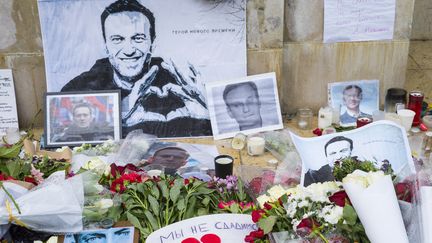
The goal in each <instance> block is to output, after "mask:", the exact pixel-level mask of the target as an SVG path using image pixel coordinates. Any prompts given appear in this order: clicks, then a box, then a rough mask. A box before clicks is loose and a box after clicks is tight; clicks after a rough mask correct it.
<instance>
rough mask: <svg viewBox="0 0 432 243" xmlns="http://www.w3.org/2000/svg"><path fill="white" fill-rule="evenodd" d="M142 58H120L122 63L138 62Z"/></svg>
mask: <svg viewBox="0 0 432 243" xmlns="http://www.w3.org/2000/svg"><path fill="white" fill-rule="evenodd" d="M141 58H142V56H138V57H119V59H120V60H121V61H122V62H136V61H138V60H139V59H141Z"/></svg>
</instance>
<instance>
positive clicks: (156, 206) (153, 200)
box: [147, 195, 159, 215]
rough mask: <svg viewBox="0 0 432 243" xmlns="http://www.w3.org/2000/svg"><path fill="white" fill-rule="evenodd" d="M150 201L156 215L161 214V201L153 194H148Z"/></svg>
mask: <svg viewBox="0 0 432 243" xmlns="http://www.w3.org/2000/svg"><path fill="white" fill-rule="evenodd" d="M147 200H148V202H149V203H150V208H151V210H152V211H153V213H154V214H155V215H159V203H158V201H157V199H156V198H154V197H153V196H152V195H148V198H147Z"/></svg>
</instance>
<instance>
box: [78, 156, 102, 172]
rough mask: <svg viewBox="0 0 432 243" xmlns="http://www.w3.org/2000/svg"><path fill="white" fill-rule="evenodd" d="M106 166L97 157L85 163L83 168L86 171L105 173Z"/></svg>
mask: <svg viewBox="0 0 432 243" xmlns="http://www.w3.org/2000/svg"><path fill="white" fill-rule="evenodd" d="M105 167H106V164H105V162H103V161H102V160H101V159H99V158H98V157H94V158H92V159H91V160H90V161H87V162H86V163H85V164H84V166H83V168H84V169H86V170H94V169H96V170H98V171H105Z"/></svg>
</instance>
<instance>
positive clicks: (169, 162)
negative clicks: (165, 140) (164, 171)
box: [152, 148, 189, 169]
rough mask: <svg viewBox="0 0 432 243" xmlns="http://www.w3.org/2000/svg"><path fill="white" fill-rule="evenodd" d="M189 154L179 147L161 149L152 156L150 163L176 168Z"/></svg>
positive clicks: (182, 163)
mask: <svg viewBox="0 0 432 243" xmlns="http://www.w3.org/2000/svg"><path fill="white" fill-rule="evenodd" d="M188 157H189V154H188V153H187V152H185V151H183V150H180V149H174V148H173V149H171V148H168V149H163V150H160V151H158V152H156V154H155V155H154V156H153V160H152V164H160V165H162V166H164V167H166V168H170V169H178V168H180V167H182V166H183V165H185V164H186V160H187V158H188Z"/></svg>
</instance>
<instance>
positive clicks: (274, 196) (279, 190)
mask: <svg viewBox="0 0 432 243" xmlns="http://www.w3.org/2000/svg"><path fill="white" fill-rule="evenodd" d="M267 193H268V194H269V196H270V199H271V201H272V202H275V201H277V200H278V199H279V198H280V197H281V196H283V195H285V194H286V190H285V189H284V188H283V187H282V186H281V185H276V186H273V187H272V188H270V189H269V190H268V191H267Z"/></svg>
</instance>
